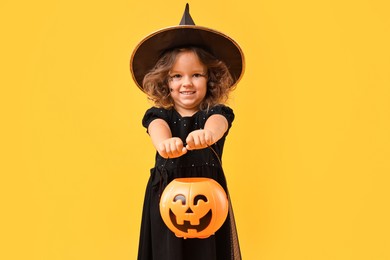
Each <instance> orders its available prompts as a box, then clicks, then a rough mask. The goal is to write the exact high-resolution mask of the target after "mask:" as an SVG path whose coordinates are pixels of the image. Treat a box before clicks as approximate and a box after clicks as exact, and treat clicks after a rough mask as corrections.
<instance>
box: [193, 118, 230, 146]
mask: <svg viewBox="0 0 390 260" xmlns="http://www.w3.org/2000/svg"><path fill="white" fill-rule="evenodd" d="M227 130H228V121H227V119H226V118H225V117H224V116H222V115H218V114H216V115H212V116H210V117H209V118H208V119H207V121H206V124H205V126H204V129H200V130H195V131H193V132H191V133H190V134H189V135H188V137H187V139H186V142H187V146H186V148H187V149H188V150H195V149H203V148H206V147H207V146H210V145H212V144H214V143H216V142H217V141H218V140H219V139H221V138H222V137H223V135H224V134H225V133H226V131H227Z"/></svg>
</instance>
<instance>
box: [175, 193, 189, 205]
mask: <svg viewBox="0 0 390 260" xmlns="http://www.w3.org/2000/svg"><path fill="white" fill-rule="evenodd" d="M178 200H181V204H182V205H185V204H186V197H185V196H184V195H182V194H178V195H176V196H175V197H174V198H173V201H174V202H176V201H178Z"/></svg>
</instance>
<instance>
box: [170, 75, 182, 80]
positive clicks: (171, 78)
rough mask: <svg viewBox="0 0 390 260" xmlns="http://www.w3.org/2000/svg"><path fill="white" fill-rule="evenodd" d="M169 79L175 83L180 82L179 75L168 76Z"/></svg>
mask: <svg viewBox="0 0 390 260" xmlns="http://www.w3.org/2000/svg"><path fill="white" fill-rule="evenodd" d="M169 79H170V80H174V81H177V80H180V79H181V75H180V74H173V75H170V76H169Z"/></svg>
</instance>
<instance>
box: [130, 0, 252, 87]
mask: <svg viewBox="0 0 390 260" xmlns="http://www.w3.org/2000/svg"><path fill="white" fill-rule="evenodd" d="M188 46H197V47H200V48H203V49H205V50H206V51H208V52H210V53H211V54H212V55H214V56H215V57H216V58H217V59H219V60H221V61H223V62H224V63H225V64H226V66H227V67H228V69H229V72H230V74H231V75H232V77H233V80H234V81H233V84H232V87H233V86H235V85H236V84H237V83H238V81H239V80H240V79H241V77H242V75H243V72H244V53H243V52H242V50H241V48H240V46H239V45H238V44H237V43H236V42H235V41H234V40H233V39H232V38H230V37H229V36H227V35H226V34H224V33H221V32H219V31H216V30H213V29H210V28H207V27H203V26H197V25H195V22H194V20H193V19H192V17H191V15H190V12H189V5H188V4H186V8H185V10H184V14H183V17H182V19H181V21H180V24H179V25H177V26H171V27H167V28H163V29H160V30H158V31H156V32H154V33H151V34H150V35H148V36H146V37H145V38H144V39H142V40H141V41H140V43H138V45H137V46H136V47H135V49H134V51H133V53H132V55H131V59H130V71H131V74H132V76H133V79H134V81H135V83H136V84H137V86H138V87H139V88H140V89H141V90H142V91H143V87H142V81H143V79H144V76H145V75H146V74H147V73H148V72H149V71H150V70H151V69H153V67H154V66H155V64H156V62H157V61H158V60H159V58H160V57H161V55H162V54H163V53H164V52H165V51H167V50H170V49H175V48H180V47H188Z"/></svg>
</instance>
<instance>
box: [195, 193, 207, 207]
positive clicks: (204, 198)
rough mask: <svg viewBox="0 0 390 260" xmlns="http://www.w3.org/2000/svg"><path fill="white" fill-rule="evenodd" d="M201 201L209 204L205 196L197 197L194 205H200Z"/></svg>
mask: <svg viewBox="0 0 390 260" xmlns="http://www.w3.org/2000/svg"><path fill="white" fill-rule="evenodd" d="M199 200H203V201H204V202H207V198H206V196H205V195H196V196H195V198H194V205H198V201H199Z"/></svg>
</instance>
